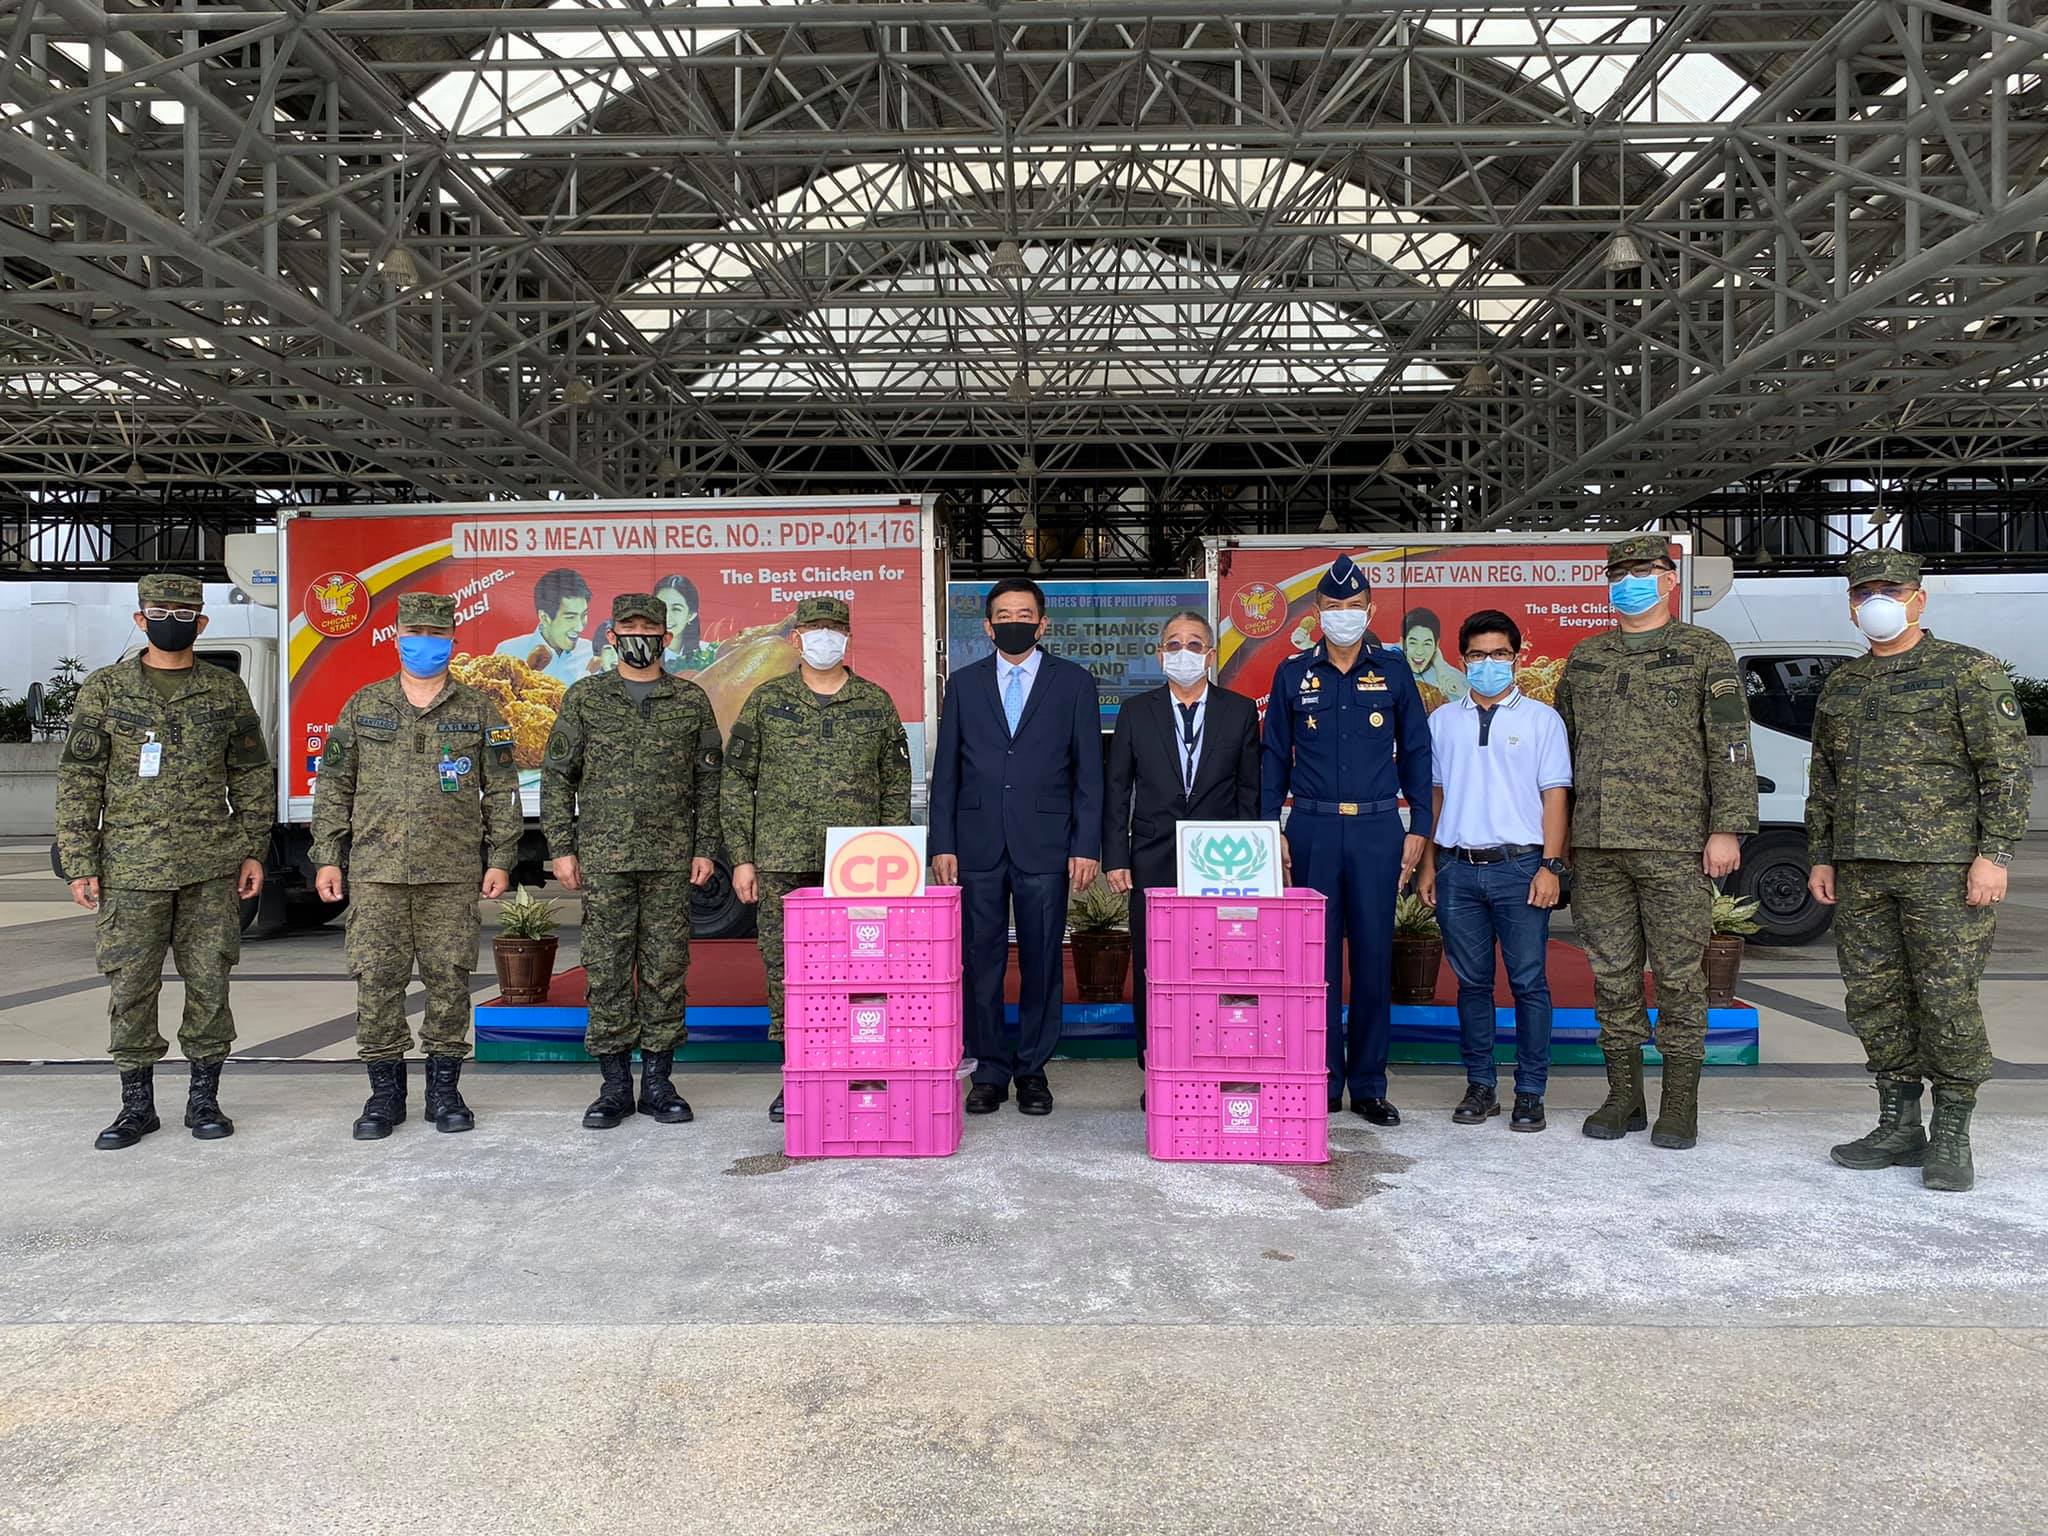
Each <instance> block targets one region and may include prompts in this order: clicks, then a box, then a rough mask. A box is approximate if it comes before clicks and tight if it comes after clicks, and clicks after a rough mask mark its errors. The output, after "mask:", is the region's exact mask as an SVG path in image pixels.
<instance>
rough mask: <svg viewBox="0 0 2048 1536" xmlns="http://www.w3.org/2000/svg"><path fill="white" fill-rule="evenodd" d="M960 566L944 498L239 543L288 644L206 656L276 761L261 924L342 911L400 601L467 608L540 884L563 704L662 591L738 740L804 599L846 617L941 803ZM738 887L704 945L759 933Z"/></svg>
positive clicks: (476, 658)
mask: <svg viewBox="0 0 2048 1536" xmlns="http://www.w3.org/2000/svg"><path fill="white" fill-rule="evenodd" d="M942 558H943V551H942V550H941V548H940V543H939V538H938V531H937V527H936V521H935V517H934V512H933V507H932V503H931V500H930V499H929V498H920V497H847V498H805V499H798V500H789V499H772V500H770V499H762V500H749V499H741V498H730V499H726V498H718V499H710V500H646V501H585V502H573V501H543V502H488V503H481V504H476V505H455V504H447V505H443V504H438V503H429V504H422V505H416V506H389V507H338V508H317V509H310V510H295V511H292V512H288V513H286V514H285V515H284V516H282V517H280V519H279V520H278V524H277V526H276V528H275V529H274V530H270V531H265V532H261V533H250V534H237V535H234V536H232V537H231V538H230V539H229V541H228V548H227V564H228V570H229V575H230V576H231V577H232V578H233V579H234V584H235V588H236V589H237V590H238V591H239V592H241V593H242V594H244V595H246V596H247V598H248V599H249V602H250V605H251V606H253V607H257V608H262V609H268V610H274V612H275V615H276V627H275V631H274V633H273V634H262V633H252V632H251V630H252V628H253V626H250V625H247V624H233V625H228V624H223V625H218V626H215V625H210V626H209V629H208V633H207V634H205V635H203V636H201V638H200V642H199V646H198V654H199V656H200V658H201V659H202V660H204V661H208V662H211V663H213V664H214V665H216V666H222V667H226V668H228V669H229V670H230V671H233V672H237V673H239V674H240V675H241V677H242V680H243V681H244V682H245V683H246V684H247V685H248V688H249V693H250V697H251V699H252V700H253V702H254V703H255V706H256V710H257V713H258V714H259V715H260V716H261V717H262V718H263V719H264V720H265V722H266V723H267V728H268V732H269V735H270V742H269V745H270V748H271V752H272V756H273V758H274V759H275V761H276V763H277V811H276V825H275V827H274V828H273V831H272V834H271V841H270V850H269V854H268V856H267V858H266V860H265V863H266V866H267V874H266V878H265V881H264V887H263V894H262V896H261V897H260V898H259V899H258V901H257V902H255V903H252V904H251V906H250V909H249V910H248V911H246V912H245V913H244V926H245V927H247V928H249V929H251V930H252V931H254V932H257V933H263V932H275V931H277V930H279V929H282V928H284V927H286V926H288V925H307V924H317V923H321V922H325V921H327V920H328V919H329V918H331V917H333V916H335V915H336V914H338V913H339V912H340V911H341V910H342V904H330V903H326V902H322V901H321V900H320V899H319V898H318V896H316V895H315V894H314V891H313V869H312V864H311V860H310V859H309V858H308V850H309V848H310V846H311V843H312V819H313V791H314V784H315V782H316V781H317V779H318V777H319V773H320V757H321V753H322V750H323V749H324V747H325V744H326V740H327V734H328V732H329V731H330V730H332V729H333V726H334V721H335V719H336V717H337V716H338V715H339V714H340V712H341V706H342V704H343V703H344V702H345V701H346V700H347V699H348V697H349V695H350V694H352V693H354V692H355V691H356V690H357V689H358V688H360V687H362V686H363V685H364V684H366V683H370V682H374V681H376V680H377V679H378V678H382V677H388V676H390V675H391V674H392V673H393V672H395V671H397V670H398V652H397V648H396V645H395V644H394V637H395V633H396V630H397V609H398V598H399V594H400V593H403V592H408V591H429V592H445V593H452V594H453V595H454V596H455V598H456V603H457V608H456V636H455V649H456V657H455V662H454V665H453V667H452V669H451V670H452V672H453V675H454V676H455V677H457V678H458V679H460V680H462V681H464V682H468V683H470V684H472V685H473V686H475V687H478V688H481V689H483V690H484V691H485V692H486V693H489V694H490V695H491V696H492V697H493V698H494V699H496V700H497V702H498V706H499V708H500V709H501V710H502V711H503V713H504V715H505V717H506V720H507V723H509V724H510V725H511V727H512V733H513V742H514V751H515V754H516V760H517V762H518V765H519V770H520V774H519V779H520V800H521V806H522V809H523V810H524V812H525V814H526V818H527V830H526V834H525V837H524V839H523V841H522V843H521V847H520V864H519V868H518V869H517V870H516V871H515V875H516V877H517V878H518V879H519V880H520V881H521V882H522V883H524V884H529V885H537V884H539V883H541V881H542V878H543V862H542V861H543V858H544V855H545V852H546V848H545V844H544V842H543V840H542V838H541V835H540V831H539V827H538V825H537V819H538V815H539V810H540V763H541V753H542V749H543V748H544V747H545V745H546V742H547V736H548V732H549V730H550V729H551V728H552V727H553V725H554V721H555V711H556V709H557V707H558V706H559V705H560V703H561V698H562V693H563V691H564V690H565V689H566V688H567V687H568V686H569V685H570V684H571V683H573V682H574V681H575V680H576V679H577V678H579V677H584V676H588V675H590V674H591V673H594V672H599V671H602V670H604V669H606V668H607V667H609V666H611V665H612V664H613V662H614V660H615V658H614V656H613V654H612V652H611V650H610V648H609V645H608V643H607V642H608V633H607V631H608V629H609V618H610V614H611V603H612V598H613V597H614V596H615V595H617V594H618V593H621V592H648V591H651V592H653V593H654V594H655V596H657V597H659V598H660V599H661V600H662V602H663V603H664V604H665V605H666V607H667V609H668V614H669V621H670V628H671V630H672V632H673V638H672V642H671V647H670V650H669V652H668V654H667V655H666V656H665V657H664V661H663V664H664V666H665V667H666V668H667V669H668V670H669V671H670V672H671V673H674V674H675V675H677V676H681V677H687V678H690V679H691V680H693V681H694V682H696V683H697V684H698V685H699V686H700V687H702V688H703V689H704V691H705V692H706V693H707V694H708V695H709V696H710V698H711V705H712V708H713V710H715V711H716V713H717V715H718V724H719V729H720V730H721V731H723V732H730V731H731V729H732V724H733V721H734V720H735V719H736V718H737V717H738V715H739V711H740V706H741V704H743V703H744V702H745V701H746V697H747V695H748V694H749V693H750V692H752V691H753V689H754V688H755V687H756V686H758V685H759V684H761V683H762V682H765V681H766V680H767V679H768V678H770V677H774V676H777V675H778V674H780V673H783V672H789V671H794V670H795V668H796V665H797V651H796V648H795V647H794V646H793V645H791V644H790V642H789V636H790V634H791V632H792V630H793V628H794V623H795V614H796V605H797V603H798V602H799V601H801V600H802V599H803V598H806V597H816V596H835V597H843V598H845V599H847V600H848V602H849V603H850V604H851V605H852V609H853V642H852V645H851V647H850V649H849V651H848V658H849V660H850V661H851V662H852V663H853V665H854V666H855V667H856V668H858V669H859V671H860V673H861V675H862V676H863V677H866V678H868V679H870V680H871V681H874V682H877V683H880V684H881V685H882V686H883V687H884V688H886V689H888V691H889V694H890V697H891V698H892V699H893V700H894V701H895V704H896V708H897V710H898V712H899V713H900V714H901V715H902V717H903V724H904V728H905V730H906V731H907V732H908V734H909V737H910V748H911V764H912V777H913V783H912V790H911V794H912V798H913V802H914V803H918V804H922V803H923V800H924V794H925V788H924V780H925V775H926V771H927V767H928V764H929V761H930V752H929V746H928V742H927V735H928V727H930V726H931V725H932V724H934V723H935V722H936V720H937V692H938V679H937V675H936V672H935V671H934V669H933V667H932V665H931V657H932V656H933V655H934V654H935V652H936V651H937V648H938V640H937V626H938V623H939V618H940V601H941V597H940V594H941V593H942V592H943V590H944V587H943V579H942V572H941V570H940V565H939V562H940V560H941V559H942ZM212 608H213V605H212V604H211V603H209V612H211V611H212ZM131 648H132V647H131ZM106 659H112V658H106ZM728 873H729V871H728V866H727V864H726V862H725V860H724V858H723V857H722V856H721V857H720V858H719V860H718V872H717V875H716V876H715V877H714V879H713V880H712V882H711V884H710V886H709V887H708V888H706V889H705V890H703V891H700V892H699V893H698V895H697V897H696V907H695V911H694V912H693V914H692V922H693V924H694V929H693V931H694V932H695V933H696V934H697V935H698V936H699V937H703V938H720V937H732V936H736V935H739V934H742V933H745V932H748V931H751V927H752V922H753V909H752V908H750V907H746V906H744V905H743V904H742V903H740V902H739V900H738V899H737V898H736V897H734V895H733V894H732V886H731V882H730V880H729V878H728Z"/></svg>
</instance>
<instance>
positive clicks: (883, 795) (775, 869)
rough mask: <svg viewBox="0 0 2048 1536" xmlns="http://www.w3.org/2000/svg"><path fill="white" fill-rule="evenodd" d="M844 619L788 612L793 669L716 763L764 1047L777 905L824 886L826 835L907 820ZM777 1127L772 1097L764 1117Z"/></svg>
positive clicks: (878, 706)
mask: <svg viewBox="0 0 2048 1536" xmlns="http://www.w3.org/2000/svg"><path fill="white" fill-rule="evenodd" d="M852 625H853V614H852V610H851V609H849V608H848V606H847V604H846V603H845V602H844V600H842V599H840V598H836V597H807V598H805V599H804V600H803V601H802V602H800V603H798V604H797V608H796V634H795V643H796V646H797V648H798V649H799V650H800V651H801V652H802V654H803V660H802V662H801V663H800V664H799V665H798V668H797V670H796V671H794V672H787V673H784V674H783V675H782V676H781V677H776V678H771V679H769V680H768V681H767V682H765V683H763V684H762V685H761V686H760V687H759V688H756V689H755V690H754V691H753V693H752V694H751V695H749V696H748V698H747V702H746V704H745V706H744V707H743V708H742V709H741V710H740V717H739V719H738V720H737V721H735V722H734V723H733V728H732V749H731V751H730V752H728V753H727V754H726V765H725V767H726V771H725V814H724V817H723V821H724V826H725V840H726V846H727V847H728V849H730V851H731V855H732V862H733V872H732V883H733V890H734V891H735V892H736V893H737V894H738V896H739V898H740V900H742V901H758V902H759V903H760V912H759V915H758V917H757V918H756V932H757V933H758V935H759V939H760V945H761V964H762V967H763V968H764V969H765V970H766V971H767V973H768V1038H769V1039H771V1040H780V1039H781V1038H782V1022H783V1016H782V898H783V897H785V896H787V895H788V894H789V893H790V892H791V891H794V890H799V889H801V888H803V887H805V886H813V885H822V884H824V881H825V876H824V868H825V831H826V829H827V828H828V827H900V826H905V825H908V823H909V821H910V739H909V737H907V736H906V735H905V734H904V731H903V720H902V718H901V717H900V716H899V715H898V714H897V713H896V704H895V701H894V700H893V699H891V698H890V697H889V695H888V693H887V692H886V691H885V690H884V689H882V688H881V687H880V686H879V685H877V684H875V683H871V682H868V681H867V680H866V679H865V678H860V677H856V676H854V675H853V669H852V668H851V667H849V666H847V665H846V663H845V660H844V657H845V653H846V642H847V637H848V636H849V635H850V634H851V633H852ZM768 1118H769V1119H771V1120H778V1121H779V1120H780V1119H781V1118H782V1095H781V1094H780V1093H777V1094H776V1095H775V1102H774V1103H773V1104H771V1105H769V1106H768Z"/></svg>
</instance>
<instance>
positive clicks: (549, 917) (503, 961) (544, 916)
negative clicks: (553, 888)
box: [491, 885, 561, 1004]
mask: <svg viewBox="0 0 2048 1536" xmlns="http://www.w3.org/2000/svg"><path fill="white" fill-rule="evenodd" d="M498 928H499V933H498V936H497V937H496V938H495V939H493V940H491V958H492V960H494V961H495V962H496V963H497V967H498V992H499V997H500V1001H503V1002H507V1003H517V1004H532V1003H544V1002H546V1001H547V1000H548V984H549V983H550V982H552V981H553V980H554V977H555V948H556V946H557V945H558V944H559V943H560V942H561V941H560V940H559V939H557V938H556V937H555V904H554V903H553V902H552V901H542V900H541V899H540V896H539V894H538V893H537V892H535V891H532V890H529V889H528V888H527V887H525V886H523V885H522V886H520V887H519V889H518V891H517V893H516V894H514V896H513V897H512V899H511V900H510V901H505V902H500V903H499V904H498Z"/></svg>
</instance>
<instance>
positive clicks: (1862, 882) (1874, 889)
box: [1806, 550, 2032, 1190]
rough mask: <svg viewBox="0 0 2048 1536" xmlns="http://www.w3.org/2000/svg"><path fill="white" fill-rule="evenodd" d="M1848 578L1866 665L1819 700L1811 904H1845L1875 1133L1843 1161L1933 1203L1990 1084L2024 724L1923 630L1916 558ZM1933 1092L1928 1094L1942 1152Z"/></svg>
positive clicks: (1845, 959)
mask: <svg viewBox="0 0 2048 1536" xmlns="http://www.w3.org/2000/svg"><path fill="white" fill-rule="evenodd" d="M1846 574H1847V575H1848V578H1849V604H1850V610H1851V613H1852V614H1853V616H1854V618H1855V621H1856V624H1857V627H1858V628H1859V629H1861V630H1862V631H1863V633H1864V634H1865V635H1866V636H1868V637H1869V638H1870V641H1871V653H1870V654H1869V655H1868V656H1860V657H1858V658H1857V659H1856V660H1854V661H1847V662H1844V663H1843V664H1842V665H1841V666H1839V667H1837V668H1835V670H1834V671H1833V673H1831V674H1830V675H1829V677H1828V680H1827V684H1826V686H1825V687H1823V688H1822V689H1821V695H1820V702H1819V704H1818V706H1817V707H1816V710H1815V714H1814V727H1813V777H1812V781H1811V783H1810V785H1809V787H1808V789H1807V792H1806V837H1807V846H1808V849H1809V851H1810V852H1811V854H1812V857H1813V876H1812V879H1811V882H1810V885H1811V888H1812V890H1813V894H1814V896H1815V897H1816V898H1817V899H1818V900H1820V901H1823V902H1827V903H1829V904H1831V905H1834V906H1835V949H1836V953H1837V954H1839V955H1840V956H1841V961H1842V978H1843V980H1844V981H1845V982H1846V984H1847V986H1848V1000H1847V1005H1848V1014H1849V1022H1850V1023H1851V1024H1852V1025H1854V1026H1855V1029H1856V1034H1857V1037H1858V1038H1859V1039H1861V1040H1862V1042H1863V1049H1864V1052H1865V1054H1866V1055H1867V1057H1868V1059H1869V1064H1870V1070H1871V1072H1872V1074H1873V1075H1875V1077H1876V1079H1877V1092H1878V1122H1877V1128H1876V1129H1875V1130H1873V1131H1871V1132H1870V1133H1869V1134H1868V1135H1866V1136H1862V1137H1859V1138H1858V1139H1857V1140H1855V1141H1851V1142H1847V1143H1845V1144H1843V1145H1842V1146H1839V1147H1836V1148H1835V1149H1834V1151H1833V1154H1832V1155H1833V1157H1834V1160H1835V1161H1836V1162H1838V1163H1840V1164H1841V1165H1842V1166H1843V1167H1844V1168H1889V1167H1893V1166H1904V1167H1918V1168H1920V1169H1921V1181H1922V1182H1923V1183H1924V1184H1925V1185H1926V1186H1927V1187H1928V1188H1929V1189H1949V1190H1959V1189H1968V1188H1969V1187H1970V1186H1971V1185H1972V1184H1973V1183H1974V1182H1975V1181H1976V1165H1975V1162H1974V1160H1973V1158H1972V1156H1971V1152H1970V1114H1971V1111H1972V1110H1973V1109H1974V1108H1975V1106H1976V1102H1977V1085H1978V1084H1979V1083H1981V1082H1983V1081H1985V1080H1986V1079H1987V1078H1989V1077H1990V1076H1991V1045H1990V1042H1989V1041H1988V1040H1987V1039H1986V1038H1985V1035H1984V1015H1983V1013H1982V1011H1981V1010H1980V1009H1979V1008H1978V1006H1977V982H1978V978H1979V977H1981V976H1982V975H1983V973H1984V962H1985V960H1986V959H1987V958H1988V957H1989V956H1990V953H1991V934H1992V929H1993V927H1994V926H1995V925H1996V921H1997V918H1996V913H1997V907H1998V903H1999V902H2000V901H2002V900H2004V899H2005V889H2006V866H2007V865H2008V864H2009V863H2011V861H2012V856H2013V850H2014V849H2015V848H2017V847H2018V846H2019V841H2020V838H2021V837H2022V836H2023V835H2024V834H2025V832H2026V829H2027V805H2028V799H2029V796H2030V794H2031V789H2032V786H2031V782H2030V781H2031V778H2032V772H2031V770H2030V768H2029V766H2028V763H2027V737H2026V726H2025V724H2024V723H2023V722H2022V721H2021V719H2020V708H2019V703H2018V701H2017V700H2016V699H2015V698H2014V697H2013V689H2012V680H2011V679H2010V678H2009V677H2007V676H2006V673H2005V669H2004V667H2002V666H2001V665H2000V664H1999V663H1998V661H1997V660H1996V659H1995V658H1993V657H1991V656H1987V655H1986V654H1985V653H1984V652H1982V651H1977V650H1972V649H1971V648H1970V647H1969V646H1967V645H1957V644H1955V643H1953V642H1952V641H1948V640H1938V639H1936V638H1935V637H1934V636H1933V635H1931V634H1928V633H1927V632H1926V631H1925V630H1923V629H1922V628H1921V627H1920V620H1921V617H1922V615H1924V614H1925V613H1926V611H1927V594H1926V592H1925V591H1924V590H1923V589H1922V588H1921V586H1920V562H1919V561H1918V560H1917V559H1915V558H1914V557H1913V556H1912V555H1909V554H1906V553H1904V552H1903V551H1900V550H1864V551H1860V552H1859V553H1857V554H1854V555H1852V556H1850V557H1849V563H1848V570H1847V573H1846ZM1923 1077H1927V1078H1932V1079H1933V1081H1934V1137H1933V1144H1932V1146H1931V1147H1930V1145H1929V1142H1928V1136H1927V1132H1926V1131H1925V1130H1924V1129H1923V1128H1922V1126H1921V1120H1920V1080H1921V1079H1922V1078H1923Z"/></svg>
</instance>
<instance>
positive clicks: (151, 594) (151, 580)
mask: <svg viewBox="0 0 2048 1536" xmlns="http://www.w3.org/2000/svg"><path fill="white" fill-rule="evenodd" d="M135 598H136V601H137V602H140V603H145V604H146V603H179V604H182V605H183V606H184V607H187V608H193V607H197V606H198V605H199V604H201V603H203V602H205V601H206V588H204V587H203V586H201V585H200V584H199V578H198V577H197V576H180V575H178V574H177V572H175V571H157V572H154V573H153V574H151V575H148V576H145V577H143V578H142V580H140V581H138V582H136V583H135Z"/></svg>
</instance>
